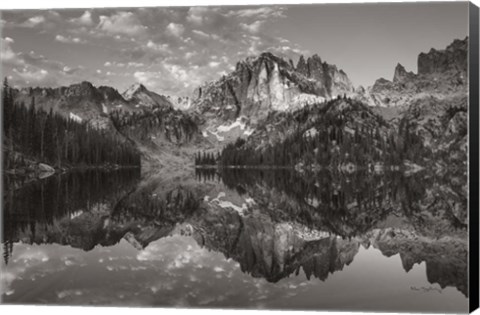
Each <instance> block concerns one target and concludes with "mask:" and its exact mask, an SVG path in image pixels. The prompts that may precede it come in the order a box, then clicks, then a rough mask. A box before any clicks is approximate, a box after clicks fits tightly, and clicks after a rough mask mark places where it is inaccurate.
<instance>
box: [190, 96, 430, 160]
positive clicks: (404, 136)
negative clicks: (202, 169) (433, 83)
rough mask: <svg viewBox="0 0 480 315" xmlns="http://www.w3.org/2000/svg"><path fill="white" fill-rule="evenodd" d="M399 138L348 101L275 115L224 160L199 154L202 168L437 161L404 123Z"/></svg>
mask: <svg viewBox="0 0 480 315" xmlns="http://www.w3.org/2000/svg"><path fill="white" fill-rule="evenodd" d="M400 126H401V128H400V129H399V131H398V132H397V131H396V130H395V129H393V128H391V127H390V126H389V124H388V123H387V122H386V121H385V120H384V119H383V118H382V117H381V116H380V115H377V114H376V113H374V112H373V111H372V109H371V108H370V107H369V106H368V105H365V104H363V103H362V102H360V101H358V100H353V99H350V98H347V97H343V98H337V99H335V100H330V101H328V102H324V103H319V104H314V105H308V106H305V107H304V108H302V109H299V110H296V111H294V112H272V113H270V114H269V115H268V117H267V118H266V119H265V120H263V121H261V122H260V123H259V127H258V128H257V130H256V131H255V132H254V133H253V134H252V136H251V137H249V138H248V139H247V140H244V139H238V140H237V141H236V142H235V143H230V144H227V145H226V146H225V148H224V149H223V150H222V152H221V154H220V155H218V156H217V157H214V156H213V155H212V154H208V153H207V154H203V155H202V154H198V155H197V156H196V159H195V161H196V164H197V165H212V164H218V165H221V166H227V165H250V166H254V165H265V166H295V165H299V164H301V165H315V164H318V165H323V166H325V165H332V166H333V165H335V166H338V165H346V164H350V163H351V164H354V165H368V164H369V163H371V164H374V163H382V164H384V165H401V164H402V163H403V161H404V160H409V161H420V160H423V159H424V158H429V157H431V155H432V151H431V149H430V148H428V147H425V146H423V144H422V141H421V139H420V138H419V137H418V136H417V134H416V133H415V132H413V129H412V128H409V127H410V126H409V122H408V121H405V122H401V123H400Z"/></svg>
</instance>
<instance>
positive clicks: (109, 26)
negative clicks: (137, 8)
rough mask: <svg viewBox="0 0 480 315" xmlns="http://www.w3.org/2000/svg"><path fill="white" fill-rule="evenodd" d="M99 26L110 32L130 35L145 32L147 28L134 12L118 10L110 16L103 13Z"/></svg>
mask: <svg viewBox="0 0 480 315" xmlns="http://www.w3.org/2000/svg"><path fill="white" fill-rule="evenodd" d="M97 28H98V29H100V30H102V31H105V32H107V33H110V34H125V35H129V36H135V35H140V34H144V33H145V31H146V30H147V27H146V26H144V25H142V24H141V23H140V21H139V20H138V18H137V17H136V16H135V14H133V13H132V12H118V13H117V14H113V15H112V16H110V17H108V16H105V15H101V16H100V22H99V23H98V26H97Z"/></svg>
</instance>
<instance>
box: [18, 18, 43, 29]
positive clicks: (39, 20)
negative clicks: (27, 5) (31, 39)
mask: <svg viewBox="0 0 480 315" xmlns="http://www.w3.org/2000/svg"><path fill="white" fill-rule="evenodd" d="M44 22H45V17H44V16H43V15H37V16H33V17H31V18H29V19H28V20H26V21H25V22H23V23H22V24H21V25H20V26H23V27H28V28H34V27H37V26H38V25H40V24H42V23H44Z"/></svg>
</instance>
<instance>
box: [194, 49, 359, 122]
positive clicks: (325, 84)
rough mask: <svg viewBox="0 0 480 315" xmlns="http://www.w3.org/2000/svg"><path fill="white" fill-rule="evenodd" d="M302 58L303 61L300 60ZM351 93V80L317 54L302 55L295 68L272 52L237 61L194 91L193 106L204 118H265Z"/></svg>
mask: <svg viewBox="0 0 480 315" xmlns="http://www.w3.org/2000/svg"><path fill="white" fill-rule="evenodd" d="M302 60H303V61H302ZM350 92H353V87H352V85H351V82H350V80H349V79H348V77H347V76H346V74H345V73H344V72H343V71H341V70H340V71H338V70H337V68H336V67H335V66H332V65H328V64H327V63H322V62H321V60H320V58H319V57H318V56H314V57H312V58H309V59H308V60H307V62H305V61H304V59H303V58H302V59H301V60H300V61H299V64H298V66H297V67H296V68H295V67H294V66H293V64H292V63H291V62H288V61H286V60H284V59H282V58H280V57H277V56H275V55H273V54H271V53H263V54H261V55H260V56H258V57H256V58H247V59H246V60H244V61H241V62H239V63H237V66H236V69H235V71H233V72H232V73H230V74H229V75H227V76H224V77H223V78H221V79H220V80H218V81H216V82H211V83H208V84H206V85H204V86H202V87H200V88H198V89H197V90H196V92H195V101H194V107H195V109H196V110H197V111H198V112H200V113H201V114H202V115H204V116H205V117H206V118H214V117H219V116H220V117H221V118H222V119H223V120H234V119H236V118H238V117H239V116H241V115H243V116H246V117H249V118H251V119H254V120H256V119H258V118H262V117H265V116H266V115H267V113H268V112H269V111H290V110H294V109H298V108H300V107H303V106H304V105H306V104H312V103H316V102H322V101H323V100H325V99H329V98H331V97H335V96H336V95H339V94H341V95H343V94H344V93H350Z"/></svg>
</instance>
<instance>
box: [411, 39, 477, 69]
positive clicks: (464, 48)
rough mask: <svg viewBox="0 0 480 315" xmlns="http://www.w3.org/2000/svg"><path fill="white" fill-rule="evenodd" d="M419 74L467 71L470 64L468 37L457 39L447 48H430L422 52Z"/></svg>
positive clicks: (418, 64)
mask: <svg viewBox="0 0 480 315" xmlns="http://www.w3.org/2000/svg"><path fill="white" fill-rule="evenodd" d="M417 66H418V74H419V75H431V74H445V73H447V72H466V71H467V66H468V37H466V38H465V39H463V40H460V39H455V40H454V41H453V42H452V43H451V44H450V45H448V46H447V47H446V48H445V49H441V50H437V49H435V48H432V49H430V51H429V52H428V53H424V52H422V53H420V54H419V55H418V60H417Z"/></svg>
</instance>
